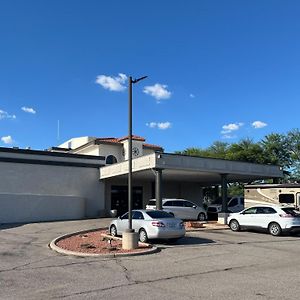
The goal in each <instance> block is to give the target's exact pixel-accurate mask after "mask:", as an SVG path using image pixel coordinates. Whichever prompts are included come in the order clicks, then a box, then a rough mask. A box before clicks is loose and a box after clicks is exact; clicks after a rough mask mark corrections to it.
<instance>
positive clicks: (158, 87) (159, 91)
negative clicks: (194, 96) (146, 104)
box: [143, 83, 172, 101]
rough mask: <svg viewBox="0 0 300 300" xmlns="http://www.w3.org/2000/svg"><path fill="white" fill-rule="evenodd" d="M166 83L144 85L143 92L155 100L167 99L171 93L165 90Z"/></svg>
mask: <svg viewBox="0 0 300 300" xmlns="http://www.w3.org/2000/svg"><path fill="white" fill-rule="evenodd" d="M167 87H168V86H167V85H165V84H160V83H156V84H154V85H151V86H145V87H144V90H143V92H144V93H145V94H148V95H150V96H152V97H154V98H155V99H156V100H158V101H159V100H161V99H169V98H170V97H171V95H172V93H171V92H170V91H168V90H167Z"/></svg>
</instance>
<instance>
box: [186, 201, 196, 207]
mask: <svg viewBox="0 0 300 300" xmlns="http://www.w3.org/2000/svg"><path fill="white" fill-rule="evenodd" d="M194 205H195V204H194V203H192V202H190V201H184V206H185V207H193V206H194Z"/></svg>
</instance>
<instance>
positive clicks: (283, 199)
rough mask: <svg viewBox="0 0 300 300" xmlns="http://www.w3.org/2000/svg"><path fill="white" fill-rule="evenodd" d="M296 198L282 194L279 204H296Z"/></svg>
mask: <svg viewBox="0 0 300 300" xmlns="http://www.w3.org/2000/svg"><path fill="white" fill-rule="evenodd" d="M294 202H295V197H294V195H293V194H280V195H279V203H294Z"/></svg>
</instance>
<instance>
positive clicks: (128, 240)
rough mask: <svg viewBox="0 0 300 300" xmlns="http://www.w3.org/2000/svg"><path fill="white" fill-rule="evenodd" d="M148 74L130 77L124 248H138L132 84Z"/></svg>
mask: <svg viewBox="0 0 300 300" xmlns="http://www.w3.org/2000/svg"><path fill="white" fill-rule="evenodd" d="M146 78H147V76H143V77H140V78H138V79H132V77H131V76H129V79H128V229H126V232H125V234H123V243H122V247H123V248H124V249H134V248H137V241H135V238H136V237H134V229H132V85H133V84H134V83H137V82H139V81H141V80H143V79H146Z"/></svg>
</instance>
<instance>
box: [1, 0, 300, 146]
mask: <svg viewBox="0 0 300 300" xmlns="http://www.w3.org/2000/svg"><path fill="white" fill-rule="evenodd" d="M299 15H300V2H299V1H297V0H295V1H293V0H286V1H277V0H257V1H256V0H249V1H246V0H245V1H240V0H235V1H233V0H227V1H223V0H219V1H217V0H215V1H214V0H207V1H202V0H189V1H174V0H172V1H171V0H165V1H158V0H152V1H142V0H139V1H135V0H132V1H121V0H115V1H99V0H88V1H83V0H81V1H78V0H59V1H58V0H51V1H50V0H49V1H48V0H35V1H33V0H26V1H23V0H0V41H1V47H0V49H1V50H0V139H1V140H0V146H2V147H12V146H18V147H21V148H24V147H31V148H33V149H46V148H48V147H51V146H55V145H58V144H60V143H62V142H64V141H65V140H67V139H70V138H72V137H78V136H97V137H108V136H109V137H113V136H115V137H121V136H125V135H127V132H128V130H127V115H128V113H127V101H128V89H127V77H128V76H133V77H134V78H137V77H141V76H144V75H148V78H147V79H145V80H143V81H140V82H139V83H137V84H136V85H134V90H133V102H134V103H133V107H134V109H133V126H134V130H133V131H134V133H135V134H137V135H140V136H143V137H145V138H146V139H147V142H149V143H152V144H158V145H161V146H163V147H164V148H165V150H166V151H167V152H173V151H175V150H183V149H185V148H187V147H207V146H209V145H210V144H211V143H213V142H214V141H216V140H221V141H226V142H230V143H231V142H236V141H239V140H240V139H241V138H245V137H249V138H253V139H254V140H255V141H257V140H259V139H261V138H263V137H264V136H265V135H266V134H269V133H271V132H279V133H286V132H287V131H289V130H291V129H293V128H298V127H299V125H298V124H299V121H298V115H297V112H298V111H299V110H300V101H299V95H300V84H299V83H300V67H299V66H300V55H299V53H300V18H299ZM58 120H59V123H60V130H59V140H58V130H57V127H58V125H57V124H58Z"/></svg>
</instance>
